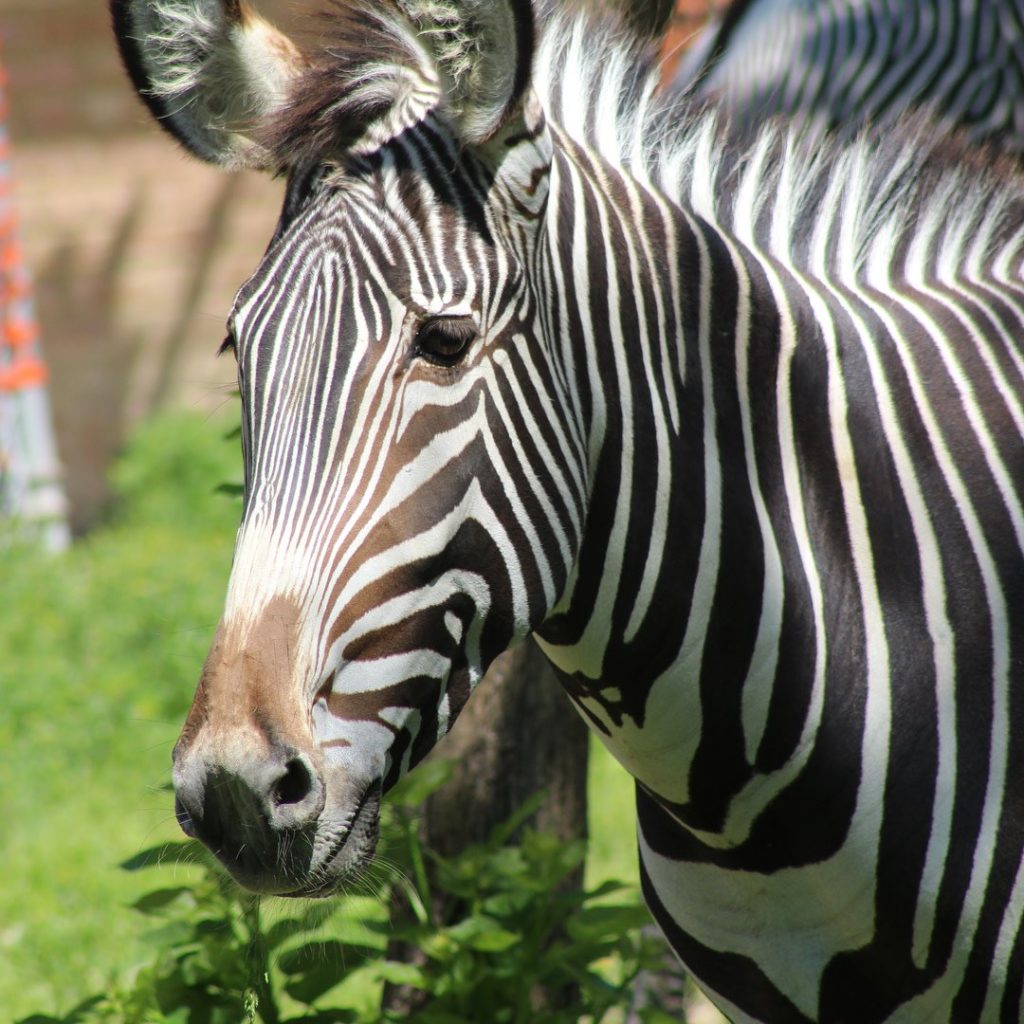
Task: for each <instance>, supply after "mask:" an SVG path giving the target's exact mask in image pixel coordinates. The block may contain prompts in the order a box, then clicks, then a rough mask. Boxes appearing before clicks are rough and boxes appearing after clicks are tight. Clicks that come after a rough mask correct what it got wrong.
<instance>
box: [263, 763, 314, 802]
mask: <svg viewBox="0 0 1024 1024" xmlns="http://www.w3.org/2000/svg"><path fill="white" fill-rule="evenodd" d="M313 788H314V785H313V774H312V772H311V771H310V770H309V766H308V765H307V764H306V762H305V761H304V760H303V759H302V758H300V757H293V758H292V759H291V760H290V761H289V762H288V763H287V764H286V765H285V773H284V775H282V776H281V778H280V779H278V780H277V782H276V783H275V785H274V788H273V791H272V793H271V799H272V800H273V803H274V806H275V807H281V806H283V805H286V804H298V803H302V801H303V800H305V799H306V797H307V796H309V794H310V793H311V792H312V790H313Z"/></svg>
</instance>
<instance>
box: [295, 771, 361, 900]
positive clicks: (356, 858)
mask: <svg viewBox="0 0 1024 1024" xmlns="http://www.w3.org/2000/svg"><path fill="white" fill-rule="evenodd" d="M380 796H381V786H380V783H379V782H378V783H374V784H373V785H370V786H368V787H367V788H366V789H365V790H364V791H363V795H362V796H361V797H360V798H359V801H358V802H357V803H356V806H355V810H354V811H352V813H351V816H350V817H349V821H348V823H347V824H346V825H345V826H344V827H342V828H340V829H339V833H338V835H337V836H336V838H335V839H334V840H333V841H332V843H331V845H330V846H329V847H328V848H327V851H326V852H325V853H324V854H323V855H322V857H320V858H318V860H319V863H318V864H317V865H316V866H315V867H314V868H313V869H312V870H311V871H310V873H309V876H308V877H307V878H306V880H305V881H304V883H303V884H302V885H301V886H300V887H298V888H297V889H292V890H289V891H287V892H282V893H278V895H279V896H282V897H285V898H286V899H325V898H327V897H329V896H333V895H335V894H336V893H337V892H338V890H339V889H340V888H341V887H342V886H343V885H344V883H345V881H346V879H348V878H351V877H352V876H353V875H354V874H356V873H357V872H358V871H359V870H360V868H362V867H364V866H365V865H366V864H367V863H368V862H369V861H370V860H371V859H372V857H373V854H374V851H375V850H376V848H377V840H378V837H379V829H378V819H377V816H378V812H379V808H380Z"/></svg>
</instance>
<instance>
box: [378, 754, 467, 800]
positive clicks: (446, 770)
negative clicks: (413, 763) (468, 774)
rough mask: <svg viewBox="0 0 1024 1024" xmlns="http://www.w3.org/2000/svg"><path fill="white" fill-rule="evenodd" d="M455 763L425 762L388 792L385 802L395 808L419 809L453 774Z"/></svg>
mask: <svg viewBox="0 0 1024 1024" xmlns="http://www.w3.org/2000/svg"><path fill="white" fill-rule="evenodd" d="M455 768H456V762H455V761H442V760H440V759H439V760H437V761H427V762H426V763H425V764H421V765H419V767H417V768H416V770H415V771H413V772H410V773H409V774H408V775H406V777H405V778H404V779H402V780H401V782H399V783H398V784H397V785H395V786H393V787H392V788H391V789H390V790H388V793H387V796H386V797H385V800H386V802H387V803H390V804H392V805H394V806H395V807H419V806H420V804H422V803H423V801H424V800H426V799H427V797H428V796H430V795H431V793H435V792H437V790H439V789H440V788H441V787H442V786H443V785H444V784H445V783H446V782H447V781H448V780H449V779H450V778H451V777H452V776H453V775H454V774H455Z"/></svg>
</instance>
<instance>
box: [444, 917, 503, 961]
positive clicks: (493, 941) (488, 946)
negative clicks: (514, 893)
mask: <svg viewBox="0 0 1024 1024" xmlns="http://www.w3.org/2000/svg"><path fill="white" fill-rule="evenodd" d="M445 933H446V934H447V935H448V936H449V937H450V938H451V939H453V940H454V941H455V942H457V943H459V944H460V945H463V946H468V947H469V948H470V949H475V950H477V951H478V952H481V953H500V952H502V951H504V950H506V949H510V948H511V947H512V946H515V945H517V944H518V943H519V942H520V941H522V939H521V936H519V935H516V934H515V932H510V931H509V930H508V929H507V928H503V927H502V926H501V925H500V924H499V923H498V922H497V921H495V920H494V918H492V917H487V916H486V915H484V914H475V915H473V916H472V917H467V918H466V919H465V920H463V921H460V922H459V923H458V924H455V925H452V926H451V927H450V928H446V929H445Z"/></svg>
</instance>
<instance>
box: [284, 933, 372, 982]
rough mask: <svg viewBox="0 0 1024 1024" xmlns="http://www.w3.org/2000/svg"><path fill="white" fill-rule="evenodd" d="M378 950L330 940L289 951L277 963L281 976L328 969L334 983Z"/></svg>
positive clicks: (306, 944) (310, 943)
mask: <svg viewBox="0 0 1024 1024" xmlns="http://www.w3.org/2000/svg"><path fill="white" fill-rule="evenodd" d="M378 952H379V951H378V950H376V949H373V948H372V947H369V946H357V945H349V944H348V943H343V942H338V941H337V940H336V939H332V940H329V941H325V942H308V943H305V944H304V945H302V946H299V947H298V949H292V950H289V951H288V952H287V953H285V954H283V955H282V956H281V958H280V959H279V960H278V962H277V966H278V967H279V968H280V970H281V973H282V974H288V975H293V974H303V973H305V972H307V971H318V970H320V969H321V968H324V967H326V968H328V969H329V970H330V971H331V972H332V973H333V975H334V978H335V980H336V981H340V980H341V978H342V976H343V975H344V974H345V973H346V972H347V971H350V970H351V969H352V968H353V967H358V966H359V965H360V964H362V963H365V961H366V960H369V959H371V958H373V957H375V956H377V955H378Z"/></svg>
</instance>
